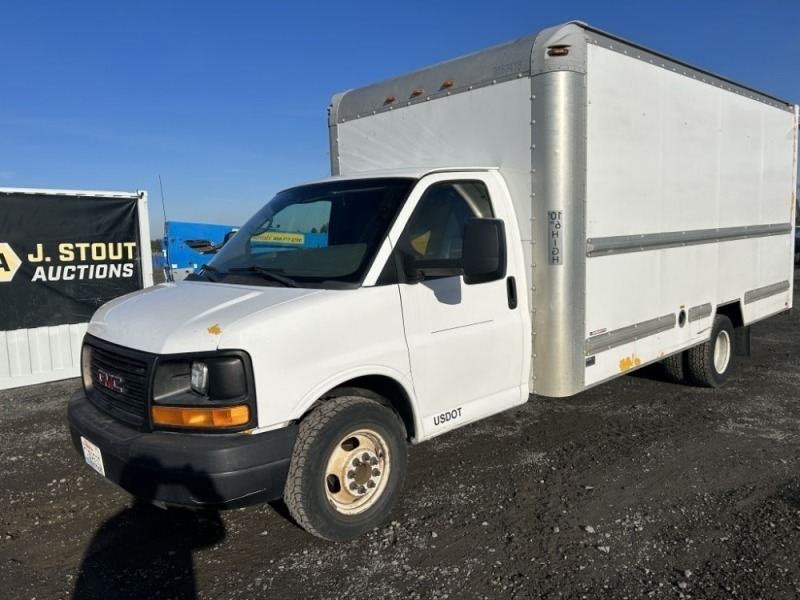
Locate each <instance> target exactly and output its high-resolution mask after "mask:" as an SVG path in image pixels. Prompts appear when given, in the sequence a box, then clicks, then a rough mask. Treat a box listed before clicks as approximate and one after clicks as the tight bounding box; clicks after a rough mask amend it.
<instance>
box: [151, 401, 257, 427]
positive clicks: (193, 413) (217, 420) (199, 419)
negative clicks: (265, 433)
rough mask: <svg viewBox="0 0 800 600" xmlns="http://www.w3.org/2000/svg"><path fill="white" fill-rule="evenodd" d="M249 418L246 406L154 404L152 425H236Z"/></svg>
mask: <svg viewBox="0 0 800 600" xmlns="http://www.w3.org/2000/svg"><path fill="white" fill-rule="evenodd" d="M249 420H250V408H249V407H248V406H230V407H227V408H194V407H184V406H154V407H153V425H166V426H168V427H203V428H213V427H238V426H240V425H246V424H247V422H248V421H249Z"/></svg>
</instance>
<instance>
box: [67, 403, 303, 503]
mask: <svg viewBox="0 0 800 600" xmlns="http://www.w3.org/2000/svg"><path fill="white" fill-rule="evenodd" d="M67 416H68V419H69V428H70V434H71V436H72V443H73V445H74V446H75V448H76V449H77V450H78V453H80V454H81V455H83V446H82V443H81V437H83V438H86V439H87V440H88V441H90V442H91V443H93V444H94V445H95V446H97V447H98V448H99V449H100V451H101V452H102V457H103V466H104V469H105V475H106V477H107V478H108V479H110V480H111V481H113V482H114V483H116V484H117V485H119V486H120V487H122V488H123V489H125V490H126V491H127V492H129V493H130V494H132V495H134V496H136V497H137V498H141V499H142V500H146V501H148V502H155V503H164V504H167V505H175V506H185V507H192V508H236V507H240V506H246V505H249V504H256V503H259V502H269V501H271V500H276V499H278V498H280V497H282V496H283V488H284V485H285V483H286V476H287V473H288V472H289V461H290V459H291V456H292V451H293V450H294V442H295V439H296V437H297V426H296V425H292V426H289V427H284V428H281V429H278V430H275V431H269V432H266V433H262V434H258V435H249V434H243V433H233V434H197V433H168V432H153V433H143V432H141V431H137V430H135V429H133V428H131V427H128V426H127V425H124V424H122V423H120V422H119V421H116V420H114V419H112V418H111V417H109V416H108V415H106V414H105V413H103V412H101V411H100V410H98V409H97V408H96V407H95V406H94V405H93V404H91V403H90V402H89V400H88V399H87V398H86V396H85V394H84V393H83V391H82V390H81V391H79V392H76V393H75V394H74V395H73V396H72V399H71V400H70V403H69V407H68V409H67Z"/></svg>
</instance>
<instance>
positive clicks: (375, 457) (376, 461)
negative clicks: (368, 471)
mask: <svg viewBox="0 0 800 600" xmlns="http://www.w3.org/2000/svg"><path fill="white" fill-rule="evenodd" d="M369 462H370V463H372V464H373V465H377V464H378V457H377V456H373V457H372V460H370V461H369Z"/></svg>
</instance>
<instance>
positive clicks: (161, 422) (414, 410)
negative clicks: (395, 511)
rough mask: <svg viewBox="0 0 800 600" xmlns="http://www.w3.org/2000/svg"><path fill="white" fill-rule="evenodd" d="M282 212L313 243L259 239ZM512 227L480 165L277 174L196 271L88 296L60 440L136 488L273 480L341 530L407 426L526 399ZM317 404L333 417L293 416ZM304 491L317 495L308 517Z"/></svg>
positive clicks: (195, 495) (228, 491)
mask: <svg viewBox="0 0 800 600" xmlns="http://www.w3.org/2000/svg"><path fill="white" fill-rule="evenodd" d="M276 223H283V224H284V225H283V227H282V228H276V227H275V224H276ZM287 228H291V229H292V230H293V231H312V230H315V231H316V232H320V231H324V232H325V235H324V236H317V240H316V241H317V243H316V244H315V245H314V246H313V247H311V246H309V245H308V244H306V243H305V240H301V239H299V238H300V237H302V235H303V234H299V233H293V234H291V235H290V236H289V237H286V239H284V240H283V242H284V244H283V246H282V247H276V245H275V243H274V242H275V241H276V239H277V238H278V237H280V236H281V235H283V234H281V233H280V232H281V230H283V231H285V230H286V229H287ZM516 230H517V223H516V218H515V215H514V211H513V209H512V207H511V204H510V200H509V196H508V190H507V187H506V185H505V183H504V180H503V178H502V176H501V175H500V173H499V172H498V171H497V169H490V168H475V169H459V170H452V171H451V170H441V169H439V170H433V171H428V172H418V171H417V172H392V173H387V174H380V173H378V174H374V175H372V176H369V177H363V176H362V177H332V178H329V179H326V180H323V181H319V182H316V183H312V184H308V185H304V186H301V187H296V188H292V189H289V190H286V191H284V192H281V193H279V194H278V195H277V196H275V198H273V199H272V200H271V201H270V202H268V203H267V204H266V205H265V206H264V208H263V209H262V210H261V211H259V212H258V213H257V214H256V215H254V216H253V218H252V219H250V220H249V221H248V222H247V223H246V224H245V225H244V226H243V227H242V229H241V230H240V231H239V232H238V233H237V234H236V235H235V236H234V237H233V238H232V239H231V240H230V241H229V242H228V243H227V244H226V245H225V246H224V247H223V248H222V249H221V250H220V252H219V253H218V254H217V255H216V256H214V258H213V259H212V260H211V261H210V263H209V264H208V265H207V266H206V267H205V268H204V269H202V270H201V271H200V273H199V274H197V275H190V276H189V277H188V278H187V280H186V281H181V282H174V283H164V284H161V285H159V286H156V287H155V288H151V289H148V290H145V291H143V292H142V293H140V294H134V295H130V296H127V297H124V298H121V299H119V300H117V301H114V302H111V303H109V304H107V305H106V306H104V307H103V308H102V309H101V310H100V311H98V313H97V314H96V315H95V317H94V318H93V320H92V322H91V323H90V325H89V329H88V335H87V337H86V340H85V343H84V351H83V352H84V357H83V358H84V360H83V379H84V390H82V391H81V392H79V393H78V394H76V397H75V398H74V399H73V402H72V403H71V405H70V410H69V417H70V424H71V427H72V434H73V438H74V441H75V444H76V446H78V447H79V448H80V449H81V450H82V451H83V452H84V454H85V455H86V456H92V457H94V462H92V463H90V464H92V465H93V466H94V467H95V468H96V469H97V470H99V471H100V472H102V473H103V474H104V475H105V476H106V477H108V478H109V479H111V480H112V481H115V482H116V483H118V484H119V485H121V486H122V487H123V488H125V489H127V490H128V491H129V492H131V493H132V494H134V495H136V496H139V497H146V498H147V499H148V500H150V501H152V502H156V503H161V504H164V505H180V506H195V507H203V506H205V507H232V506H239V505H242V504H248V503H252V502H254V501H269V500H274V499H277V498H279V497H281V496H286V497H287V504H288V505H289V507H290V510H292V511H293V514H294V515H295V518H297V519H298V520H299V521H300V522H301V523H302V524H304V525H305V526H306V527H307V528H309V529H311V530H314V531H315V532H317V533H319V534H320V535H322V536H323V537H327V538H331V539H341V538H342V536H344V537H352V536H353V535H358V534H360V533H362V532H363V528H364V527H365V526H366V527H368V528H369V527H371V526H373V524H374V519H375V515H377V517H378V518H382V517H383V516H385V514H386V513H387V511H388V510H389V509H390V508H391V503H390V502H388V499H389V497H390V496H391V495H392V494H388V493H387V492H386V489H387V487H388V488H390V489H394V488H396V487H398V486H399V485H400V484H401V483H402V478H403V472H404V468H405V453H406V449H405V448H406V443H407V442H413V443H416V442H420V441H423V440H425V439H429V438H431V437H434V436H436V435H439V434H441V433H444V432H446V431H449V430H451V429H454V428H456V427H459V426H462V425H465V424H467V423H470V422H472V421H475V420H477V419H480V418H482V417H485V416H487V415H489V414H493V413H496V412H499V411H501V410H504V409H507V408H510V407H512V406H515V405H518V404H520V403H522V402H524V401H525V400H527V397H528V361H529V344H527V343H526V340H527V339H529V337H530V321H529V319H528V311H527V310H526V308H525V306H524V294H520V290H521V289H524V286H525V285H526V277H525V270H524V268H523V265H524V261H523V258H522V248H521V244H520V241H519V236H516V235H508V233H507V232H508V231H511V232H514V231H516ZM292 236H293V237H292ZM284 237H285V235H284ZM290 238H291V239H290ZM265 240H266V241H271V242H273V243H264V242H265ZM292 242H294V246H292ZM521 299H523V300H522V302H521ZM145 323H146V326H143V324H145ZM526 349H528V354H526ZM444 372H446V373H447V374H448V375H447V377H442V373H444ZM353 407H357V410H356V409H354V408H353ZM334 409H336V410H334ZM331 411H332V412H333V413H334V416H333V417H329V418H330V421H329V420H327V419H325V424H326V425H330V423H331V422H333V423H334V424H335V425H336V427H338V429H337V432H336V433H335V434H330V435H331V437H330V438H329V434H328V433H324V434H320V432H319V430H318V428H313V430H312V431H311V433H309V432H305V429H308V428H307V427H305V425H307V424H308V423H309V421H312V422H316V420H318V419H319V418H320V417H319V415H320V414H321V415H323V417H325V416H327V414H328V412H331ZM342 414H344V415H346V418H345V417H343V416H342ZM312 415H313V418H312ZM362 415H366V416H367V417H370V419H371V420H370V419H367V421H366V422H363V419H362ZM322 429H323V430H324V431H327V430H325V429H324V427H322ZM320 435H323V441H320V438H319V436H320ZM334 438H336V439H334ZM309 440H311V441H309ZM312 442H313V443H321V444H322V445H323V446H324V448H323V449H322V450H321V451H320V450H319V449H318V448H316V447H314V450H313V452H314V456H315V457H318V456H319V455H320V452H321V453H322V455H323V456H325V455H327V456H328V457H329V458H328V460H323V461H322V462H324V464H320V465H317V466H316V467H315V468H314V469H311V470H312V471H313V472H314V474H309V473H308V471H309V467H307V466H304V465H305V461H303V462H302V463H301V461H300V460H299V459H298V456H303V453H302V452H300V451H298V448H301V447H303V444H304V443H305V444H312ZM312 445H313V444H312ZM293 456H294V457H295V460H293V459H292V457H293ZM365 456H367V459H365V458H364V457H365ZM354 462H358V464H356V465H354V464H353V463H354ZM365 462H368V463H370V467H369V469H368V472H366V471H365V472H362V471H364V468H365V467H364V463H365ZM372 463H374V464H372ZM359 466H360V467H361V470H359ZM317 471H320V472H324V473H323V474H324V477H323V479H324V480H325V482H326V483H325V489H324V495H325V498H316V499H315V498H314V495H313V494H311V497H312V499H308V498H306V495H307V494H305V492H306V491H307V488H308V489H313V490H314V491H317V492H319V490H317V489H316V488H315V487H314V485H313V484H311V483H309V484H307V485H303V484H302V482H303V481H304V479H310V480H312V481H316V480H317V479H319V477H320V473H319V472H317ZM373 473H377V474H374V475H373ZM298 482H300V483H298ZM290 484H292V486H293V487H292V493H287V486H288V485H290ZM350 484H356V485H355V488H354V489H351V487H350ZM370 486H372V487H370ZM298 490H299V491H298ZM292 498H294V499H295V500H292ZM317 504H319V505H321V506H327V507H332V508H333V513H332V516H329V517H326V518H323V519H321V522H320V523H317V522H316V521H315V519H318V518H319V517H317V516H314V515H320V514H322V515H324V511H320V508H319V506H317ZM355 516H357V517H358V518H356V519H355V520H353V517H355ZM348 517H349V518H350V519H349V520H348ZM367 517H369V518H367ZM337 518H338V521H337ZM306 521H308V522H306ZM331 523H334V524H335V525H331Z"/></svg>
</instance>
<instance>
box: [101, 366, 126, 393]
mask: <svg viewBox="0 0 800 600" xmlns="http://www.w3.org/2000/svg"><path fill="white" fill-rule="evenodd" d="M97 383H99V384H100V385H102V386H103V387H104V388H108V389H109V390H111V391H112V392H117V393H119V394H122V393H123V392H124V391H125V389H124V388H123V387H122V384H123V383H124V381H123V379H122V377H119V376H118V375H112V374H111V373H106V372H105V371H103V370H102V369H97Z"/></svg>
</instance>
